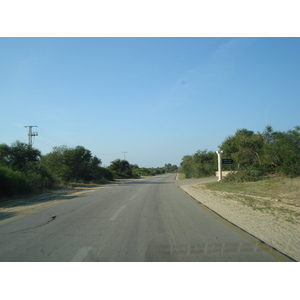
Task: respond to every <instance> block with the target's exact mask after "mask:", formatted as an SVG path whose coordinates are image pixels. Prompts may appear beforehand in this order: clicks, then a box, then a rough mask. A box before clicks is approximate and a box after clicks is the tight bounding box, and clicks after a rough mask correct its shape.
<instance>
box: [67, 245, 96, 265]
mask: <svg viewBox="0 0 300 300" xmlns="http://www.w3.org/2000/svg"><path fill="white" fill-rule="evenodd" d="M92 249H93V247H90V246H85V247H82V248H80V250H79V251H78V252H77V254H76V255H75V256H74V257H73V259H72V260H71V262H81V261H83V260H84V259H85V258H86V256H87V255H88V254H89V252H90V251H91V250H92Z"/></svg>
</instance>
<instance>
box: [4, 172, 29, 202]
mask: <svg viewBox="0 0 300 300" xmlns="http://www.w3.org/2000/svg"><path fill="white" fill-rule="evenodd" d="M31 191H32V188H31V186H30V185H29V183H28V181H27V180H26V176H25V175H24V174H22V173H21V172H18V171H13V170H12V169H10V168H7V167H0V197H10V196H14V195H18V194H27V193H30V192H31Z"/></svg>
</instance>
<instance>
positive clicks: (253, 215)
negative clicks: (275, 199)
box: [176, 179, 300, 261]
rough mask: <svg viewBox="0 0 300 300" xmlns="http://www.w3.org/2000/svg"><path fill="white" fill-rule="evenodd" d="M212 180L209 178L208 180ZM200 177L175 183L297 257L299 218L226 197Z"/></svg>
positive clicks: (241, 226) (236, 222)
mask: <svg viewBox="0 0 300 300" xmlns="http://www.w3.org/2000/svg"><path fill="white" fill-rule="evenodd" d="M210 181H212V180H210ZM204 182H205V181H204V180H203V179H200V180H198V182H197V180H177V181H176V184H177V185H178V186H179V187H180V188H181V189H182V190H183V191H185V192H186V193H187V194H189V195H190V196H191V197H193V198H194V199H196V200H197V201H199V202H200V203H201V204H203V205H205V206H206V207H208V208H209V209H210V210H212V211H214V212H216V213H217V214H219V215H220V216H222V217H223V218H224V219H226V220H228V221H230V222H231V223H233V224H235V225H237V226H238V227H240V228H242V229H243V230H245V231H246V232H248V233H250V234H252V235H253V236H255V237H257V238H258V239H260V240H262V241H264V242H265V243H266V244H268V245H270V246H272V247H273V248H275V249H277V250H279V251H280V252H282V253H284V254H286V255H288V256H290V257H292V258H293V259H295V260H296V261H300V220H299V217H298V218H294V220H293V222H291V221H287V216H286V214H285V213H282V214H278V213H277V214H274V213H273V212H272V211H259V210H254V209H253V208H252V207H249V206H247V205H245V204H244V203H243V202H241V201H239V199H238V198H237V197H238V196H237V197H231V198H228V197H226V195H225V194H224V193H222V192H215V191H210V190H208V189H206V188H205V186H204V185H203V183H204Z"/></svg>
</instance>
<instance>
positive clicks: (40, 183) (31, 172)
mask: <svg viewBox="0 0 300 300" xmlns="http://www.w3.org/2000/svg"><path fill="white" fill-rule="evenodd" d="M25 174H26V180H27V182H28V183H29V185H30V186H31V187H32V188H33V189H34V190H43V189H51V188H53V187H54V186H55V184H56V180H55V179H54V178H53V176H52V175H51V174H50V173H49V172H48V171H47V170H46V168H44V167H43V166H41V165H40V164H37V163H28V164H27V165H26V169H25Z"/></svg>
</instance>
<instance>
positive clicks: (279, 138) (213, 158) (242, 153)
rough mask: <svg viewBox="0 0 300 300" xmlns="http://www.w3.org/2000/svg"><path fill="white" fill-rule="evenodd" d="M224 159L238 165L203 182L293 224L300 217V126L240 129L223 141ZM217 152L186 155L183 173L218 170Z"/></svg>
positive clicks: (201, 174)
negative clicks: (257, 130)
mask: <svg viewBox="0 0 300 300" xmlns="http://www.w3.org/2000/svg"><path fill="white" fill-rule="evenodd" d="M219 148H220V150H222V151H223V155H222V157H223V158H228V159H232V160H233V161H234V163H233V164H229V165H225V164H224V165H223V166H222V168H223V171H231V172H230V173H229V174H228V175H226V176H224V177H223V179H222V181H219V182H212V183H206V184H202V185H199V186H197V188H199V189H204V190H208V191H210V192H212V193H214V194H215V195H216V196H217V197H221V198H223V199H231V200H236V201H239V202H241V203H243V204H245V205H247V206H249V207H251V208H252V209H254V210H260V211H264V212H268V213H271V214H274V215H278V214H280V215H285V217H286V220H287V221H290V222H292V223H295V222H299V217H300V127H299V126H296V127H295V128H294V129H293V130H289V131H287V132H279V131H278V132H276V131H274V130H273V128H272V127H271V126H267V127H266V128H265V130H264V131H263V132H262V133H260V132H257V133H254V132H253V131H250V130H247V129H239V130H237V131H236V133H235V134H234V135H232V136H229V137H227V138H226V139H225V140H224V141H223V143H222V144H221V145H220V146H219ZM217 163H218V162H217V154H216V153H215V152H211V151H207V150H204V151H197V152H196V153H195V154H194V155H186V156H184V157H183V158H182V162H181V164H180V170H179V171H180V172H181V176H180V177H179V179H182V177H185V178H200V177H208V176H211V175H215V172H216V171H217V169H218V166H217Z"/></svg>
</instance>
